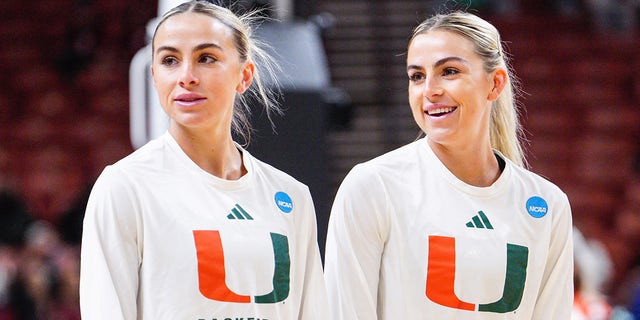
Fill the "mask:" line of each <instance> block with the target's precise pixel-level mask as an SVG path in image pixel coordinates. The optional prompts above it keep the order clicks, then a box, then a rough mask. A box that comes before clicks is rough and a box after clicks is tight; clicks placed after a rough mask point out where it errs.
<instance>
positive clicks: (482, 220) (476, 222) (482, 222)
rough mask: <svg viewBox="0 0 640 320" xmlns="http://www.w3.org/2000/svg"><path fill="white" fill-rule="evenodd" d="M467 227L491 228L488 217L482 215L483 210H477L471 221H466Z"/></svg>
mask: <svg viewBox="0 0 640 320" xmlns="http://www.w3.org/2000/svg"><path fill="white" fill-rule="evenodd" d="M467 227H469V228H478V229H485V228H486V229H493V226H492V225H491V222H489V218H487V216H486V215H484V212H482V211H478V214H477V215H475V216H474V217H473V218H471V221H469V222H467Z"/></svg>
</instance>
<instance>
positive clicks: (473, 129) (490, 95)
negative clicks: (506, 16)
mask: <svg viewBox="0 0 640 320" xmlns="http://www.w3.org/2000/svg"><path fill="white" fill-rule="evenodd" d="M407 74H408V76H409V104H410V105H411V111H412V113H413V117H414V119H415V121H416V123H417V124H418V126H419V127H420V128H421V129H422V130H423V131H424V132H425V133H426V134H427V136H428V138H429V139H430V140H431V141H433V142H436V143H439V144H458V145H459V144H460V143H462V144H469V143H473V142H475V141H477V140H478V139H479V138H482V139H488V137H489V116H490V112H491V102H492V101H494V100H495V99H497V97H498V95H499V93H500V91H501V90H502V87H503V86H504V85H503V84H501V83H499V82H500V81H504V80H506V72H505V71H504V70H503V69H498V71H494V72H492V73H487V72H486V71H485V70H484V66H483V60H482V59H481V58H480V56H479V55H478V54H476V53H475V52H474V46H473V43H472V42H471V41H469V40H467V39H466V38H464V37H462V36H460V35H458V34H456V33H453V32H449V31H440V30H433V31H429V32H426V33H423V34H420V35H418V36H416V37H415V38H414V39H413V41H412V42H411V44H410V45H409V49H408V53H407ZM496 77H497V78H498V79H496ZM496 81H498V83H497V82H496ZM496 85H497V86H496ZM494 88H495V89H494Z"/></svg>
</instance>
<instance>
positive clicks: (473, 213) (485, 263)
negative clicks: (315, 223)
mask: <svg viewBox="0 0 640 320" xmlns="http://www.w3.org/2000/svg"><path fill="white" fill-rule="evenodd" d="M507 62H508V61H507V57H506V54H505V52H504V50H503V48H502V43H501V40H500V35H499V33H498V31H497V30H496V28H495V27H494V26H493V25H491V24H490V23H488V22H487V21H485V20H483V19H481V18H479V17H478V16H475V15H473V14H469V13H465V12H452V13H449V14H440V15H436V16H434V17H432V18H430V19H427V20H426V21H424V22H423V23H421V24H420V25H419V26H418V27H417V28H416V29H415V30H414V33H413V35H412V37H411V39H410V41H409V46H408V52H407V75H408V79H409V89H408V94H409V105H410V106H411V110H412V114H413V117H414V120H415V121H416V123H417V124H418V126H419V127H420V129H421V130H422V131H423V132H424V133H425V134H426V136H425V137H424V138H421V139H418V140H417V141H415V142H413V143H410V144H408V145H406V146H403V147H401V148H399V149H396V150H394V151H391V152H389V153H387V154H384V155H382V156H379V157H377V158H375V159H373V160H370V161H368V162H365V163H362V164H359V165H357V166H355V167H354V168H353V169H352V170H351V172H350V173H349V174H348V175H347V177H346V178H345V179H344V181H343V183H342V185H341V186H340V189H339V191H338V193H337V195H336V198H335V202H334V204H333V208H332V211H331V218H330V222H329V230H328V234H327V245H326V253H325V258H326V260H325V279H326V281H327V287H328V291H329V297H330V306H331V309H332V316H331V319H337V320H339V319H457V320H459V319H527V320H530V319H540V320H542V319H545V320H546V319H568V318H569V317H570V315H571V306H572V300H573V285H572V279H573V277H572V275H573V260H572V259H573V253H572V237H571V230H572V223H571V210H570V206H569V201H568V199H567V196H566V195H565V194H564V193H563V192H562V191H561V190H560V189H559V188H558V187H557V186H555V185H554V184H552V183H551V182H549V181H547V180H545V179H543V178H541V177H540V176H538V175H536V174H534V173H532V172H530V171H528V170H527V169H526V168H525V159H524V156H523V152H522V148H521V146H520V141H521V137H520V134H521V127H520V124H519V123H518V112H517V108H516V107H517V105H516V104H515V102H514V89H513V87H512V80H513V76H512V74H511V72H510V71H509V68H508V64H507Z"/></svg>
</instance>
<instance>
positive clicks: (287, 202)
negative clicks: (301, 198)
mask: <svg viewBox="0 0 640 320" xmlns="http://www.w3.org/2000/svg"><path fill="white" fill-rule="evenodd" d="M274 200H275V202H276V206H278V209H280V211H282V212H284V213H289V212H291V210H293V201H292V200H291V197H290V196H289V195H288V194H287V193H286V192H282V191H279V192H276V194H275V196H274Z"/></svg>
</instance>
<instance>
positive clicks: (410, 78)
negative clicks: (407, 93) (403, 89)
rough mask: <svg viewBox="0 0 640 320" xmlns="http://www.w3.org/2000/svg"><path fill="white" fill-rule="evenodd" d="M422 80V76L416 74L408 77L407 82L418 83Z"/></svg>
mask: <svg viewBox="0 0 640 320" xmlns="http://www.w3.org/2000/svg"><path fill="white" fill-rule="evenodd" d="M422 80H424V74H422V73H419V72H416V73H413V74H410V75H409V81H412V82H418V81H422Z"/></svg>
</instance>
